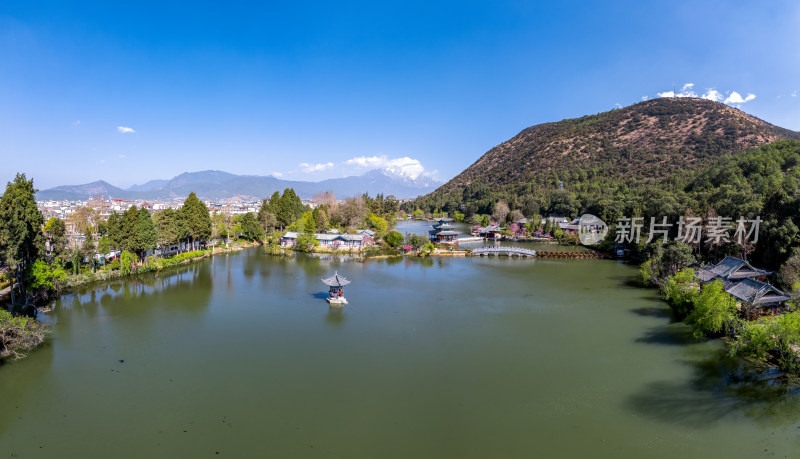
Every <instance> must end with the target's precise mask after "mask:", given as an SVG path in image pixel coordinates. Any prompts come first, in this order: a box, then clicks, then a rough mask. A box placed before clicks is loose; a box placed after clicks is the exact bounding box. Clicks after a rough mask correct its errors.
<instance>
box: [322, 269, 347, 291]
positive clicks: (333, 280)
mask: <svg viewBox="0 0 800 459" xmlns="http://www.w3.org/2000/svg"><path fill="white" fill-rule="evenodd" d="M322 282H324V283H325V285H329V286H331V287H343V286H345V285H347V284H349V283H350V281H349V280H347V279H345V278H344V276H340V275H339V273H338V272H337V271H334V272H333V276H331V277H328V278H327V279H322Z"/></svg>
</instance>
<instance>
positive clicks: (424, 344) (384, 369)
mask: <svg viewBox="0 0 800 459" xmlns="http://www.w3.org/2000/svg"><path fill="white" fill-rule="evenodd" d="M334 270H338V271H339V273H341V274H343V275H345V276H346V277H348V278H349V279H351V280H352V284H351V285H349V286H347V287H346V288H345V295H346V296H347V298H348V300H349V301H350V304H349V305H347V306H345V307H344V309H332V308H329V307H328V305H327V304H326V303H325V301H324V300H323V298H324V297H325V295H326V288H325V286H324V285H323V284H322V282H321V281H320V278H321V277H323V276H326V275H328V274H330V273H332V272H333V271H334ZM635 275H636V269H635V268H634V267H632V266H629V265H625V264H623V263H621V262H617V261H609V260H555V259H508V258H499V259H498V258H467V259H464V258H437V259H418V258H415V259H402V258H398V259H388V260H386V259H384V260H373V261H366V262H357V261H336V260H325V259H319V258H314V257H310V256H294V257H285V258H284V257H274V256H270V255H267V254H265V253H263V252H262V251H261V250H260V249H251V250H247V251H244V252H241V253H238V254H234V255H228V256H218V257H215V258H213V259H211V260H205V261H202V262H199V263H196V264H194V265H190V266H187V267H184V268H182V269H179V270H173V271H169V272H167V273H162V274H161V275H158V276H156V275H143V276H139V277H137V278H135V279H132V280H129V281H124V282H119V283H116V284H114V285H111V286H98V287H96V288H92V289H88V290H85V291H83V292H80V293H77V294H71V295H66V296H64V297H63V298H61V299H60V300H59V301H57V302H56V303H55V304H54V305H53V308H54V309H53V312H51V313H49V314H47V317H46V320H48V321H50V322H52V323H53V324H54V326H53V329H54V333H53V339H52V340H51V342H50V343H49V344H48V345H47V346H45V347H44V348H43V349H41V350H38V351H36V352H34V353H33V354H32V355H31V356H30V357H28V358H27V359H24V360H21V361H18V362H13V363H10V364H6V365H3V366H2V367H0V394H3V395H2V397H3V398H2V402H0V403H1V405H0V455H1V456H2V457H9V455H11V454H13V455H14V456H15V457H20V458H30V457H60V458H72V457H75V458H86V457H131V458H134V457H175V456H180V457H225V456H227V457H252V456H256V455H258V456H262V457H266V456H267V455H269V456H270V457H348V458H352V457H365V458H375V457H397V458H408V457H481V458H484V457H615V458H627V457H630V458H641V457H648V458H650V457H676V456H683V457H727V458H731V457H762V456H769V457H797V454H798V453H797V452H798V451H800V450H799V449H798V448H800V402H799V401H798V397H797V395H796V394H794V393H793V392H791V391H788V390H786V389H784V388H782V387H781V386H780V385H778V384H774V383H772V382H771V381H770V379H769V377H768V375H762V376H759V377H748V376H746V375H747V374H746V373H744V372H743V371H742V368H740V367H737V363H736V362H731V361H728V360H726V359H725V358H723V357H722V356H721V346H720V344H719V343H718V342H714V341H711V342H707V341H706V342H698V341H694V340H692V339H691V338H690V334H689V333H688V330H687V329H686V328H685V327H684V326H683V325H682V324H675V323H672V322H671V320H670V316H669V314H668V311H667V308H666V307H665V305H664V303H663V302H661V301H660V300H659V299H658V298H657V295H656V292H655V291H652V290H644V289H640V288H638V287H635V285H634V284H633V281H634V279H635ZM217 453H219V454H218V455H217Z"/></svg>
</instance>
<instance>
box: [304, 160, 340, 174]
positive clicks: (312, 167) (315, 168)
mask: <svg viewBox="0 0 800 459" xmlns="http://www.w3.org/2000/svg"><path fill="white" fill-rule="evenodd" d="M331 167H333V163H331V162H327V163H319V164H308V163H300V168H301V169H303V172H307V173H308V172H321V171H324V170H325V169H330V168H331Z"/></svg>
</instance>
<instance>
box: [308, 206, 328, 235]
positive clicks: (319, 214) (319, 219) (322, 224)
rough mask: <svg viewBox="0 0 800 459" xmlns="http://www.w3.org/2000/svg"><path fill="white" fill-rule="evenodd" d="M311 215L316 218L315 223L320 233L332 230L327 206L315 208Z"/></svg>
mask: <svg viewBox="0 0 800 459" xmlns="http://www.w3.org/2000/svg"><path fill="white" fill-rule="evenodd" d="M311 214H312V215H313V216H314V221H315V222H316V223H317V232H318V233H322V232H325V231H327V230H328V229H329V228H330V226H331V223H330V218H328V206H327V205H322V206H317V207H315V208H314V210H313V211H312V212H311Z"/></svg>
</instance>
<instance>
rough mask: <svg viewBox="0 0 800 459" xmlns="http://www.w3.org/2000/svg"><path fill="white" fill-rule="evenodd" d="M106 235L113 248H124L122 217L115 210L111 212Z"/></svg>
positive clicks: (107, 221)
mask: <svg viewBox="0 0 800 459" xmlns="http://www.w3.org/2000/svg"><path fill="white" fill-rule="evenodd" d="M106 235H107V236H108V242H109V243H110V244H111V246H112V247H114V248H115V249H121V248H122V216H121V215H120V214H118V213H117V211H115V210H114V211H111V214H110V215H109V216H108V219H107V220H106Z"/></svg>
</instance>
